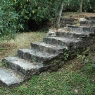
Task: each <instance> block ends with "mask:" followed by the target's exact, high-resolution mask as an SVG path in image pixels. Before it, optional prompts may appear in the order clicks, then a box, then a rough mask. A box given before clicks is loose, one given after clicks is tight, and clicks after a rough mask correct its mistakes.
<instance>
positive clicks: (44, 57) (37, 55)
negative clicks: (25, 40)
mask: <svg viewBox="0 0 95 95" xmlns="http://www.w3.org/2000/svg"><path fill="white" fill-rule="evenodd" d="M57 55H58V54H49V53H46V52H40V51H36V50H33V49H19V50H18V56H19V57H20V58H23V59H26V60H29V61H31V62H39V63H43V64H44V63H45V62H46V61H50V60H52V59H53V58H55V57H56V56H57ZM47 64H48V63H47Z"/></svg>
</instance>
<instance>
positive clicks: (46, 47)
mask: <svg viewBox="0 0 95 95" xmlns="http://www.w3.org/2000/svg"><path fill="white" fill-rule="evenodd" d="M31 47H32V49H34V50H36V51H41V52H47V53H50V54H59V53H62V52H63V50H64V49H68V47H66V46H55V45H51V44H47V43H44V42H34V43H31Z"/></svg>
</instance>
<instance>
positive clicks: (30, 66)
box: [3, 57, 43, 79]
mask: <svg viewBox="0 0 95 95" xmlns="http://www.w3.org/2000/svg"><path fill="white" fill-rule="evenodd" d="M3 62H4V63H5V65H6V66H7V67H8V68H10V69H12V70H14V71H15V72H17V73H19V74H20V75H22V76H24V78H25V79H28V78H30V77H32V76H33V75H35V74H37V73H39V69H40V68H41V67H43V64H41V63H30V62H28V61H27V60H23V59H20V58H18V57H5V58H4V59H3Z"/></svg>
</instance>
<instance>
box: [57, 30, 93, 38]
mask: <svg viewBox="0 0 95 95" xmlns="http://www.w3.org/2000/svg"><path fill="white" fill-rule="evenodd" d="M91 35H93V33H90V32H78V31H77V32H76V31H66V32H61V31H60V32H56V36H57V37H67V38H84V37H89V36H91ZM94 35H95V34H94Z"/></svg>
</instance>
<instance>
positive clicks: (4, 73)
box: [0, 67, 23, 86]
mask: <svg viewBox="0 0 95 95" xmlns="http://www.w3.org/2000/svg"><path fill="white" fill-rule="evenodd" d="M21 82H23V77H21V76H20V77H18V75H16V74H15V73H14V72H13V71H12V70H9V69H5V68H1V67H0V83H2V84H4V85H6V86H11V85H14V84H20V83H21Z"/></svg>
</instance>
